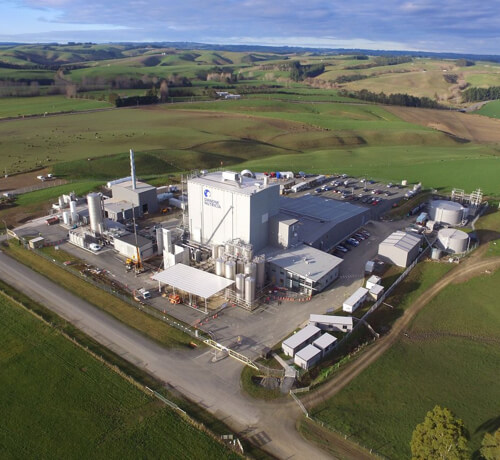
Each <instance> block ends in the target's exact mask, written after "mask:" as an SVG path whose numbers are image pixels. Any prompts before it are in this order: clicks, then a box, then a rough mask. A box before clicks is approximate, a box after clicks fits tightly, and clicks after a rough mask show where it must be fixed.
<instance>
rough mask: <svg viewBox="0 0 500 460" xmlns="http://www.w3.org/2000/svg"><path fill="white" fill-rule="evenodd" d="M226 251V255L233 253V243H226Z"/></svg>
mask: <svg viewBox="0 0 500 460" xmlns="http://www.w3.org/2000/svg"><path fill="white" fill-rule="evenodd" d="M224 252H225V253H226V255H232V254H233V245H232V244H229V243H226V245H225V246H224Z"/></svg>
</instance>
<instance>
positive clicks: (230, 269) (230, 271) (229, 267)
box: [224, 260, 236, 280]
mask: <svg viewBox="0 0 500 460" xmlns="http://www.w3.org/2000/svg"><path fill="white" fill-rule="evenodd" d="M224 273H225V277H226V278H227V279H228V280H234V278H235V277H236V264H235V263H234V262H233V261H232V260H228V261H227V262H226V266H225V270H224Z"/></svg>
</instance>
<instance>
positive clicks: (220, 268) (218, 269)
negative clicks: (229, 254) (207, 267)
mask: <svg viewBox="0 0 500 460" xmlns="http://www.w3.org/2000/svg"><path fill="white" fill-rule="evenodd" d="M224 270H225V267H224V259H216V260H215V274H216V275H217V276H224V275H225V271H224Z"/></svg>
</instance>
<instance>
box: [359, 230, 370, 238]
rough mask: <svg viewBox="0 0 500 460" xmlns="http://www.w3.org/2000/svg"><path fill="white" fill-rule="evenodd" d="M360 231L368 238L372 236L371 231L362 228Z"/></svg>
mask: <svg viewBox="0 0 500 460" xmlns="http://www.w3.org/2000/svg"><path fill="white" fill-rule="evenodd" d="M359 232H360V233H362V234H363V235H364V236H366V237H367V238H369V237H370V236H371V233H370V232H368V231H366V230H365V229H362V230H360V231H359Z"/></svg>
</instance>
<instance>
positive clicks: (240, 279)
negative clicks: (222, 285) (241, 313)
mask: <svg viewBox="0 0 500 460" xmlns="http://www.w3.org/2000/svg"><path fill="white" fill-rule="evenodd" d="M236 298H237V299H238V300H241V299H244V298H245V275H244V274H243V273H238V274H237V275H236Z"/></svg>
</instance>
